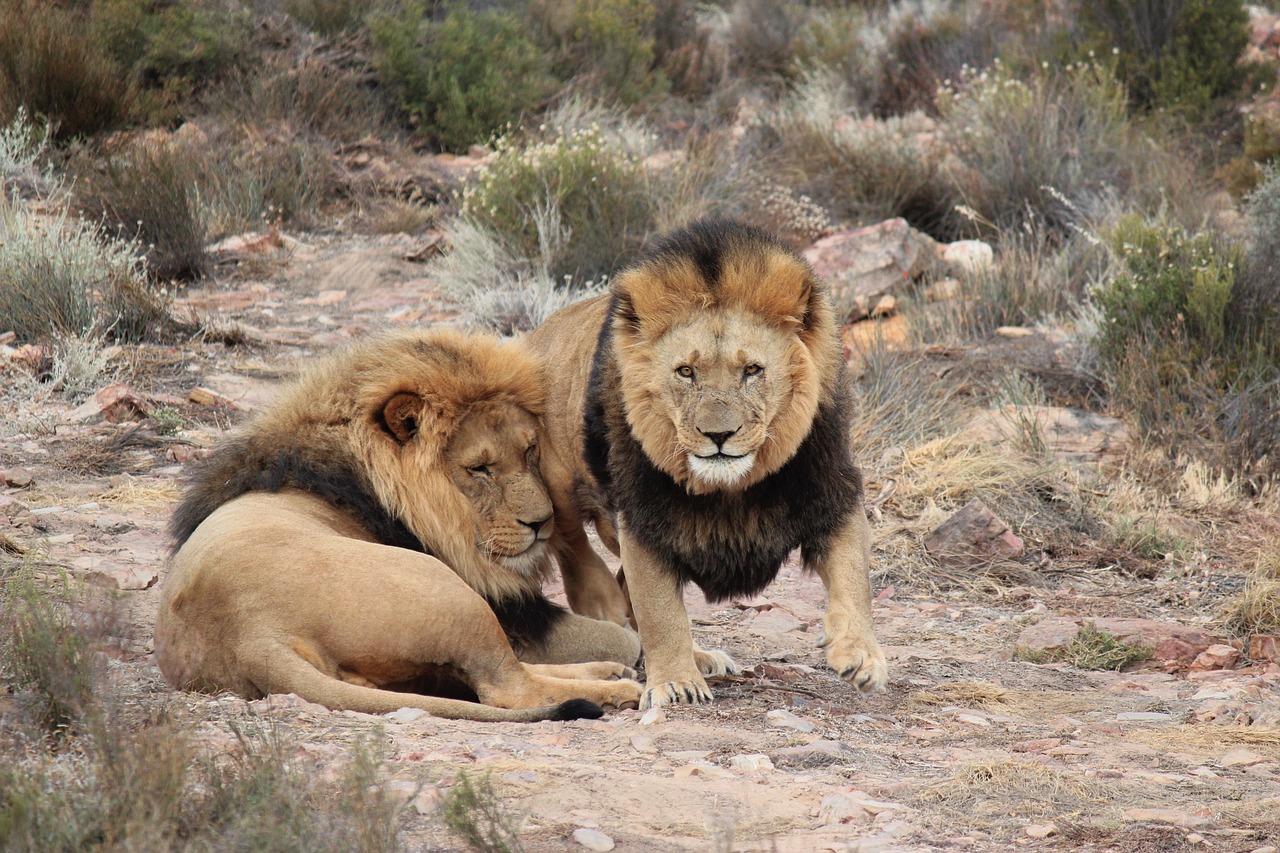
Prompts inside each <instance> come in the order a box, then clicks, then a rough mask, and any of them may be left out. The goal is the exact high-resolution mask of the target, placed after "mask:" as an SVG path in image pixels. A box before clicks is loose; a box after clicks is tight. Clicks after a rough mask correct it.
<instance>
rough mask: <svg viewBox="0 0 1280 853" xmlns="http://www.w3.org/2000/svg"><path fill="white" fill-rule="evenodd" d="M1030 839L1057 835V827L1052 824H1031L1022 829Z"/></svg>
mask: <svg viewBox="0 0 1280 853" xmlns="http://www.w3.org/2000/svg"><path fill="white" fill-rule="evenodd" d="M1022 831H1023V832H1025V833H1026V834H1027V836H1028V837H1030V838H1048V837H1049V836H1050V835H1057V834H1058V827H1057V826H1055V825H1054V824H1052V823H1031V824H1027V825H1026V826H1024V827H1023V828H1022Z"/></svg>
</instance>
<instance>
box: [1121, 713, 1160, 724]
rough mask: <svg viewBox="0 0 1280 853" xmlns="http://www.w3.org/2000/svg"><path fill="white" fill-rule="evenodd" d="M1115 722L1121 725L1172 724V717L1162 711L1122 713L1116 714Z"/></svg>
mask: <svg viewBox="0 0 1280 853" xmlns="http://www.w3.org/2000/svg"><path fill="white" fill-rule="evenodd" d="M1116 720H1118V721H1119V722H1121V723H1169V722H1173V715H1172V714H1166V713H1164V712H1163V711H1123V712H1121V713H1119V714H1116Z"/></svg>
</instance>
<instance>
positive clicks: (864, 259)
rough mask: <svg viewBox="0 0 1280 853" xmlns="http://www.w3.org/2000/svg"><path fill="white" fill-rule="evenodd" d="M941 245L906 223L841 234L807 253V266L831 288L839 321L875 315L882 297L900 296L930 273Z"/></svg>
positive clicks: (894, 222)
mask: <svg viewBox="0 0 1280 853" xmlns="http://www.w3.org/2000/svg"><path fill="white" fill-rule="evenodd" d="M936 246H937V243H936V242H935V241H934V240H933V239H932V238H931V237H929V236H927V235H925V234H922V233H920V232H919V231H916V230H915V229H914V228H912V227H911V226H910V225H908V224H907V221H906V220H905V219H901V218H897V219H890V220H888V221H886V222H881V223H878V224H876V225H868V226H865V227H863V228H854V229H851V230H848V231H838V232H836V233H834V234H831V235H829V236H827V237H823V238H822V239H820V240H818V241H817V242H816V243H814V244H813V245H812V246H810V247H809V248H808V249H806V250H805V251H804V257H805V260H807V261H808V262H809V264H810V265H811V266H812V267H813V269H814V271H815V272H816V273H817V274H818V275H819V276H821V277H823V278H825V279H826V280H827V281H828V282H829V284H830V287H831V294H832V299H833V302H834V303H835V306H836V312H837V314H838V315H843V316H838V318H837V319H838V320H840V321H841V322H849V321H853V320H861V319H863V318H864V317H867V316H869V315H870V313H871V310H872V308H873V307H874V306H876V305H877V304H878V303H879V300H880V297H882V296H886V295H895V294H896V293H898V292H899V291H900V289H901V288H902V287H903V286H904V285H906V284H909V283H910V282H911V281H912V280H913V279H915V278H917V277H919V276H920V275H922V274H923V273H924V272H925V271H927V270H928V268H929V266H930V264H931V263H933V262H934V259H935V258H936V257H937V256H938V253H937V251H936V249H935V247H936Z"/></svg>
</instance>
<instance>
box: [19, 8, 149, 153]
mask: <svg viewBox="0 0 1280 853" xmlns="http://www.w3.org/2000/svg"><path fill="white" fill-rule="evenodd" d="M19 106H25V107H26V109H27V111H28V112H30V113H31V114H34V115H36V116H40V117H42V118H46V119H48V120H49V122H50V123H51V125H52V126H53V128H54V134H55V135H56V136H57V137H58V138H59V139H71V138H74V137H78V136H91V135H93V134H95V133H98V132H100V131H104V130H112V129H114V128H117V127H120V126H122V125H124V124H125V123H127V122H129V121H130V120H131V119H132V118H133V117H134V116H135V115H136V113H137V111H138V95H137V90H136V87H134V86H133V85H132V84H131V83H129V82H127V78H126V74H125V70H124V69H123V68H121V66H120V65H119V63H118V62H117V61H116V60H115V59H114V58H113V57H112V55H111V53H110V51H109V50H107V49H106V47H105V46H103V45H102V43H101V42H99V41H98V40H97V39H96V38H95V37H94V35H93V34H92V32H91V29H90V25H89V21H88V20H87V17H86V15H85V14H84V13H83V12H81V11H80V10H78V9H76V8H72V7H64V6H62V5H59V4H55V3H49V2H45V0H0V121H3V122H7V121H9V120H10V119H11V118H12V117H13V115H14V113H15V112H16V110H17V108H18V107H19Z"/></svg>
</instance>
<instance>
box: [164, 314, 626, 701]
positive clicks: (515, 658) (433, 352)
mask: <svg viewBox="0 0 1280 853" xmlns="http://www.w3.org/2000/svg"><path fill="white" fill-rule="evenodd" d="M543 374H544V371H543V367H542V365H541V363H540V362H539V361H538V360H537V359H536V357H534V356H533V355H531V354H530V353H529V352H527V351H526V350H524V349H523V348H521V347H520V346H519V345H517V344H514V343H500V342H498V341H496V340H494V339H489V338H480V337H476V338H470V337H466V336H464V335H462V334H461V333H458V332H453V331H448V330H435V331H426V332H410V333H397V334H389V335H384V336H379V337H376V338H374V339H371V340H368V341H366V342H363V343H361V344H358V345H356V346H353V347H352V348H350V349H349V350H347V351H345V352H343V353H341V354H339V355H336V356H334V357H332V358H330V359H329V360H327V361H324V362H323V363H321V364H319V365H317V366H316V367H315V368H314V369H312V370H310V371H309V372H308V373H306V374H305V375H304V377H303V378H301V379H300V380H299V381H298V382H297V383H295V384H294V385H293V386H292V387H291V388H289V389H288V390H286V391H285V392H283V393H282V395H281V397H280V398H279V399H278V400H277V401H276V402H275V403H274V404H272V405H271V406H270V407H268V408H266V409H264V410H263V411H262V412H261V413H260V414H259V415H257V416H256V417H255V418H254V419H253V420H252V421H251V422H250V423H249V424H248V425H247V426H246V427H245V428H244V429H243V430H242V431H241V432H240V433H239V434H238V435H236V436H234V437H232V438H231V439H229V440H228V441H227V442H225V443H224V444H223V445H222V446H221V447H220V448H218V449H217V450H215V451H214V453H213V454H211V456H210V457H209V458H208V459H207V460H206V461H205V463H204V464H203V465H202V466H201V467H200V468H199V469H198V470H197V471H196V472H195V473H194V475H193V477H192V478H191V481H190V482H189V484H188V486H187V489H186V492H185V495H184V497H183V499H182V501H181V503H180V505H179V506H178V508H177V510H176V511H175V513H174V516H173V519H172V522H171V524H170V532H171V533H172V535H173V538H174V543H175V544H174V551H173V554H172V557H171V561H170V566H169V570H168V575H167V577H166V579H165V582H164V587H163V590H162V594H161V602H160V611H159V615H158V618H157V620H156V627H155V652H156V660H157V663H158V664H159V666H160V670H161V671H162V672H163V673H164V676H165V678H166V679H167V680H168V681H169V683H170V684H172V685H174V686H175V687H178V688H183V689H192V690H198V691H205V692H212V691H222V690H226V691H231V692H234V693H237V694H239V695H241V696H244V697H246V698H251V699H252V698H260V697H262V696H264V695H266V694H270V693H296V694H298V695H299V696H301V697H302V698H304V699H307V700H309V701H312V702H317V703H320V704H322V705H325V706H327V707H330V708H335V709H348V710H354V711H364V712H367V713H385V712H388V711H393V710H396V709H397V708H402V707H412V708H421V709H423V710H426V711H428V712H429V713H431V714H433V715H436V716H439V717H452V718H462V719H471V720H487V721H502V720H513V721H532V720H542V719H573V718H579V717H599V716H600V715H601V714H602V713H603V709H602V706H612V707H628V706H630V707H634V706H635V704H636V703H637V701H638V699H639V696H640V685H639V684H638V683H637V682H635V681H633V680H631V679H630V678H629V676H632V675H634V673H633V671H632V670H631V669H630V667H631V666H632V665H634V664H635V663H636V661H637V659H638V658H639V654H640V643H639V638H638V637H637V636H636V635H635V632H634V631H631V630H629V629H627V628H623V627H621V626H619V625H616V624H613V623H611V622H602V621H598V620H594V619H589V618H586V617H583V616H579V615H575V614H571V613H569V612H567V611H566V610H565V609H564V608H562V607H560V606H558V605H556V604H554V603H552V602H551V601H550V600H548V599H547V598H546V597H545V596H544V595H543V593H542V581H543V579H544V577H545V575H546V574H547V573H548V572H549V570H550V566H551V562H552V554H553V552H554V551H555V549H556V548H557V547H558V543H557V541H556V538H557V537H556V533H555V526H554V524H553V522H552V518H551V516H552V505H551V501H550V498H549V496H548V493H547V490H546V487H545V485H544V483H543V479H542V474H541V472H540V470H539V459H540V453H541V452H542V451H541V447H542V444H543V443H544V442H542V441H541V436H542V425H541V420H540V419H541V416H542V412H543V408H544V388H545V377H544V375H543ZM426 694H438V695H426ZM474 700H478V703H477V702H476V701H474ZM479 703H482V704H479Z"/></svg>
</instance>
